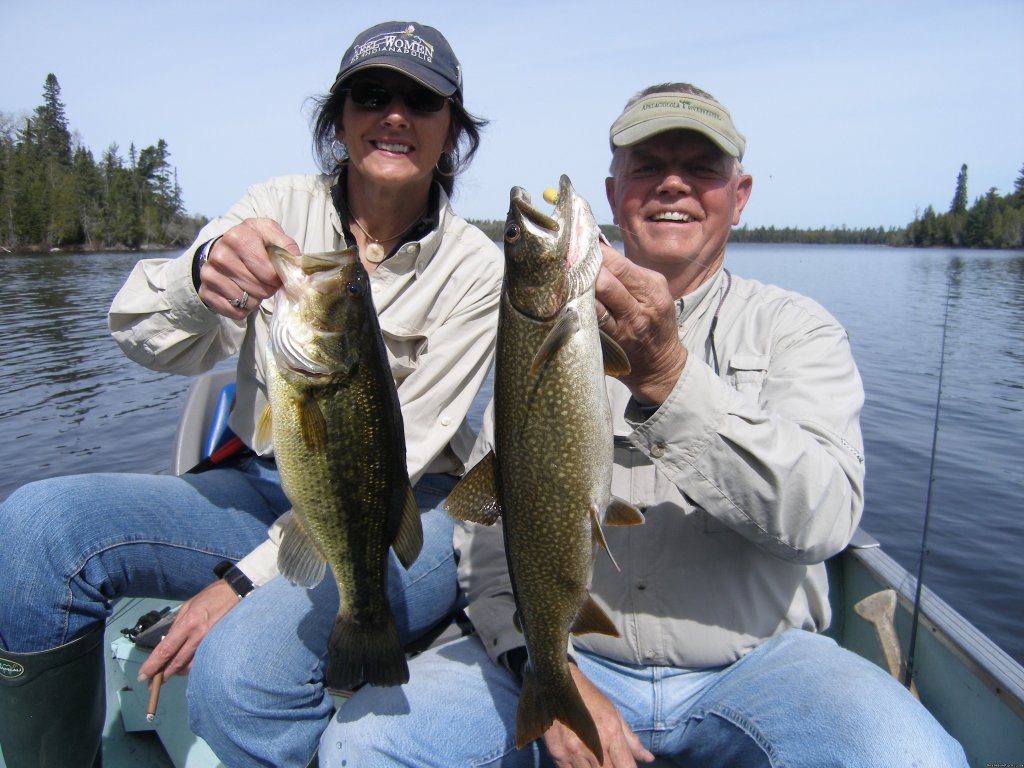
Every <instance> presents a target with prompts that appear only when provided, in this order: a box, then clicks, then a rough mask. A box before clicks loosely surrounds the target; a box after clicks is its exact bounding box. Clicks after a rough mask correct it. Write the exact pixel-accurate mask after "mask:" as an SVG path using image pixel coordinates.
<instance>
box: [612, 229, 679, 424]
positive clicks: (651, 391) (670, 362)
mask: <svg viewBox="0 0 1024 768" xmlns="http://www.w3.org/2000/svg"><path fill="white" fill-rule="evenodd" d="M601 251H602V253H603V254H604V263H603V265H602V266H601V272H600V273H599V274H598V276H597V286H596V290H597V300H598V307H597V316H598V317H599V318H600V319H601V320H600V322H601V330H602V331H604V332H605V333H607V334H608V335H609V336H611V337H612V338H613V339H615V341H616V342H618V344H619V346H620V347H622V351H623V352H625V353H626V357H627V358H628V359H629V365H630V368H631V371H630V373H629V375H628V376H623V377H621V379H620V381H622V383H623V384H625V385H626V386H627V387H629V390H630V392H632V393H633V397H634V398H635V399H636V401H637V402H638V403H640V404H641V405H661V404H662V403H663V402H665V400H666V399H667V398H668V396H669V394H670V393H671V392H672V388H673V387H675V385H676V382H677V381H678V380H679V376H680V374H682V372H683V367H684V366H685V365H686V357H687V352H686V347H684V346H683V345H682V343H680V341H679V328H678V325H677V322H676V308H675V300H674V299H673V298H672V294H671V293H670V292H669V289H668V283H667V282H666V280H665V278H664V277H663V276H662V275H661V274H660V273H658V272H654V271H652V270H649V269H644V268H643V267H638V266H637V265H636V264H634V263H633V262H631V261H630V260H629V259H627V258H626V257H625V256H623V255H622V254H621V253H619V252H618V251H616V250H615V249H614V248H612V247H611V246H609V245H605V244H604V243H602V244H601ZM605 312H608V316H607V318H605Z"/></svg>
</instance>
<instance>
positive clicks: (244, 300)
mask: <svg viewBox="0 0 1024 768" xmlns="http://www.w3.org/2000/svg"><path fill="white" fill-rule="evenodd" d="M228 303H229V304H230V305H231V306H232V307H238V308H239V309H245V305H246V304H248V303H249V292H248V291H242V295H241V296H239V297H238V298H237V299H232V300H231V301H229V302H228Z"/></svg>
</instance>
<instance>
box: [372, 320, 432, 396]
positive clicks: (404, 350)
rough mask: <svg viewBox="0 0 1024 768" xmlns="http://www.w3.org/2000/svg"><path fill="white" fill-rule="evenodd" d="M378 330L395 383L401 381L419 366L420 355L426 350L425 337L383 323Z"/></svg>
mask: <svg viewBox="0 0 1024 768" xmlns="http://www.w3.org/2000/svg"><path fill="white" fill-rule="evenodd" d="M380 331H381V336H382V337H383V338H384V345H385V346H386V347H387V349H388V357H389V358H390V362H391V373H392V374H393V375H394V377H395V382H396V383H397V382H401V381H402V379H404V378H406V377H407V376H409V375H411V374H412V373H413V372H414V371H415V370H416V369H417V368H418V367H419V363H420V357H421V356H422V355H424V354H426V352H427V337H426V336H425V335H423V334H422V333H417V332H414V331H410V330H408V329H405V328H394V327H390V328H388V327H385V325H384V324H383V323H381V329H380Z"/></svg>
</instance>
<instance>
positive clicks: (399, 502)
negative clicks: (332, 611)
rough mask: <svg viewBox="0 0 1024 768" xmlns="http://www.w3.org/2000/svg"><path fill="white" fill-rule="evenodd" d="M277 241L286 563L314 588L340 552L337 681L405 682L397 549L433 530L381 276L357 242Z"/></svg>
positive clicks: (405, 561) (273, 405)
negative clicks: (395, 369) (410, 455)
mask: <svg viewBox="0 0 1024 768" xmlns="http://www.w3.org/2000/svg"><path fill="white" fill-rule="evenodd" d="M268 251H269V253H270V257H271V260H272V261H273V263H274V267H275V268H276V270H277V273H278V275H279V276H280V277H281V280H282V281H283V286H282V287H281V288H280V289H279V290H278V292H277V295H276V300H275V303H274V315H273V318H272V320H271V323H270V338H269V342H268V343H269V347H270V351H269V354H268V355H267V397H268V400H269V405H268V408H267V411H266V412H265V413H264V415H263V416H262V417H261V419H260V422H259V424H258V425H257V436H258V440H257V442H258V443H260V446H259V447H261V448H265V447H267V446H268V444H269V443H270V442H271V441H272V443H273V448H274V456H275V459H276V461H277V467H278V470H279V472H280V476H281V486H282V488H283V489H284V492H285V494H287V496H288V499H289V501H290V502H291V503H292V507H293V509H292V514H291V515H290V517H289V519H288V521H287V522H286V524H285V527H284V530H283V532H282V540H281V547H280V550H279V552H278V567H279V569H280V571H281V573H282V575H284V576H285V577H286V578H288V579H289V580H290V581H292V582H294V583H296V584H301V585H303V586H307V587H312V586H315V585H317V584H319V583H320V581H321V580H322V579H323V576H324V573H325V570H326V565H327V564H328V563H329V564H330V566H331V572H332V573H333V575H334V578H335V580H336V581H337V582H338V592H339V593H340V599H341V603H340V606H339V609H338V616H337V618H336V620H335V622H334V627H333V629H332V631H331V638H330V643H329V646H328V662H327V684H328V686H330V687H332V688H352V687H354V686H355V685H357V684H359V683H360V682H366V683H370V684H373V685H399V684H401V683H405V682H408V680H409V668H408V665H407V664H406V660H405V654H404V652H403V650H402V645H401V642H400V640H399V637H398V630H397V628H396V626H395V621H394V618H393V616H392V615H391V610H390V607H389V605H388V599H387V568H388V548H389V547H394V550H395V554H396V555H397V556H398V559H399V560H400V561H401V563H402V565H404V566H405V567H406V568H408V567H409V566H410V565H412V563H413V562H414V561H415V560H416V557H417V556H418V555H419V551H420V548H421V547H422V544H423V530H422V527H421V525H420V514H419V507H418V505H417V504H416V500H415V498H414V497H413V493H412V488H411V486H410V484H409V476H408V473H407V471H406V464H405V432H404V429H403V423H402V412H401V408H400V407H399V402H398V394H397V392H396V390H395V382H394V378H393V377H392V374H391V368H390V366H389V364H388V359H387V352H386V350H385V348H384V342H383V339H382V337H381V333H380V326H379V324H378V320H377V312H376V310H375V308H374V306H373V298H372V296H371V293H370V281H369V276H368V275H367V273H366V270H365V269H364V268H363V265H362V263H361V262H360V261H359V257H358V255H357V254H356V250H355V249H349V250H346V251H338V252H336V253H322V254H305V255H303V256H301V257H296V256H294V255H292V254H291V253H289V252H288V251H286V250H284V249H282V248H278V247H276V246H270V247H269V248H268ZM260 452H262V451H260Z"/></svg>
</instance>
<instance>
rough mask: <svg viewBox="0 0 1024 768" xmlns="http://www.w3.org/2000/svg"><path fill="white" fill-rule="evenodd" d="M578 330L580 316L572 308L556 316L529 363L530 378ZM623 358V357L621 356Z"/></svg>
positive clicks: (552, 357)
mask: <svg viewBox="0 0 1024 768" xmlns="http://www.w3.org/2000/svg"><path fill="white" fill-rule="evenodd" d="M579 329H580V316H579V314H578V313H577V312H576V310H575V309H573V308H572V307H566V308H565V309H564V310H563V311H562V314H561V315H559V316H558V319H557V320H556V321H555V324H554V326H553V327H552V328H551V330H550V331H548V335H547V336H546V337H545V338H544V341H543V342H542V343H541V345H540V349H538V350H537V354H536V355H535V356H534V358H533V360H532V361H531V362H530V371H529V373H530V376H536V375H537V373H538V371H540V369H541V368H543V367H544V366H545V365H546V364H547V363H548V362H550V361H551V360H553V359H554V357H555V355H557V354H558V350H560V349H561V348H562V347H564V346H565V345H566V344H568V343H569V340H570V339H572V337H573V336H575V335H576V331H578V330H579ZM623 357H625V355H623Z"/></svg>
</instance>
